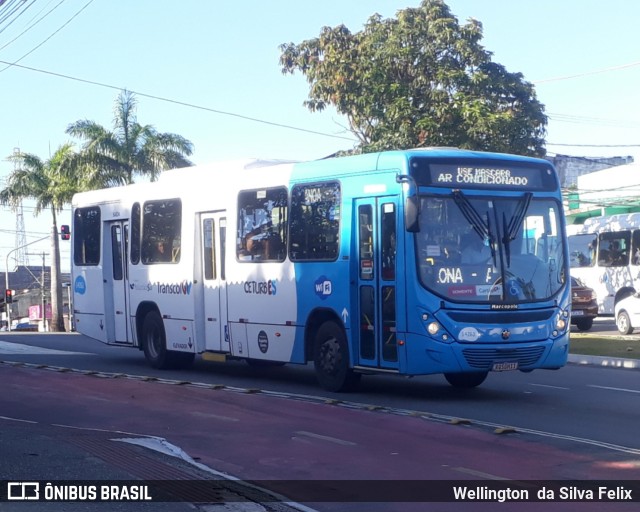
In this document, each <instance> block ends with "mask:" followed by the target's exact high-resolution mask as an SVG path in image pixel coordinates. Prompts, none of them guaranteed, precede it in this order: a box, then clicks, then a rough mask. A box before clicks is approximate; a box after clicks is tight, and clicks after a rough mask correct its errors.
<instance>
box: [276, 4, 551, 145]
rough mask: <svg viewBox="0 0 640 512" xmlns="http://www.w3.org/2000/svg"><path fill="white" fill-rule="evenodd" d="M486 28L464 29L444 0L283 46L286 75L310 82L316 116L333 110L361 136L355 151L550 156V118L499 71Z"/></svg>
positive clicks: (517, 76)
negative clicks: (430, 149)
mask: <svg viewBox="0 0 640 512" xmlns="http://www.w3.org/2000/svg"><path fill="white" fill-rule="evenodd" d="M481 39H482V25H481V23H480V22H478V21H476V20H473V19H470V20H468V23H467V24H465V25H460V24H459V23H458V20H457V18H456V17H454V16H453V15H452V14H451V12H450V10H449V7H448V6H447V5H446V4H445V3H444V2H443V1H442V0H423V1H422V3H421V4H420V7H417V8H409V9H404V10H401V11H398V12H397V17H396V18H392V19H383V18H382V17H381V16H380V15H378V14H375V15H373V16H371V17H370V18H369V20H368V21H367V23H366V24H365V26H364V29H363V30H362V31H360V32H357V33H351V32H350V31H349V29H347V27H345V26H344V25H339V26H337V27H334V28H331V27H324V28H323V29H322V30H321V32H320V36H319V37H317V38H314V39H309V40H306V41H303V42H302V43H300V44H294V43H288V44H283V45H281V46H280V49H281V56H280V65H281V67H282V72H283V73H285V74H286V73H291V74H293V73H294V72H296V71H299V72H301V73H302V74H303V75H305V77H306V79H307V82H308V83H309V86H310V87H309V99H308V100H307V101H305V103H304V104H305V106H306V107H307V108H309V110H311V111H312V112H313V111H321V110H323V109H324V108H326V107H327V106H328V105H333V106H334V107H335V108H336V109H337V111H338V112H339V113H340V114H343V115H344V116H346V118H347V121H348V123H349V127H350V130H351V132H352V133H353V134H354V135H355V136H356V137H357V140H358V143H357V146H356V148H355V151H356V152H360V151H361V152H371V151H378V150H383V149H399V148H411V147H424V146H457V147H461V148H466V149H474V150H489V151H502V152H509V153H520V154H525V155H537V156H542V155H544V154H545V152H546V151H545V148H544V137H545V135H546V124H547V117H546V115H545V114H544V106H543V105H542V104H541V103H540V102H539V101H538V100H537V98H536V94H535V91H534V88H533V85H532V84H531V83H529V82H526V81H524V79H523V76H522V74H521V73H509V72H508V71H507V70H506V69H505V68H504V67H503V66H502V65H500V64H497V63H495V62H492V60H491V53H490V52H488V51H487V50H485V49H484V47H483V46H481V44H480V40H481Z"/></svg>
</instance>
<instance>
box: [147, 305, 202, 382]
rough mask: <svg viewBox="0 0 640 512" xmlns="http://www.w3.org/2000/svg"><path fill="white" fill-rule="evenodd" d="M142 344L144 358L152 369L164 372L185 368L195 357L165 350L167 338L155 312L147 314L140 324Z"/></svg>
mask: <svg viewBox="0 0 640 512" xmlns="http://www.w3.org/2000/svg"><path fill="white" fill-rule="evenodd" d="M142 342H143V349H144V356H145V357H146V358H147V361H149V364H150V365H151V366H152V367H153V368H157V369H158V370H166V369H169V368H186V367H187V366H189V365H190V364H191V363H192V362H193V360H194V358H195V355H194V354H193V353H191V352H174V351H171V350H167V337H166V335H165V332H164V324H163V323H162V318H161V317H160V314H159V313H158V312H156V311H151V312H149V313H147V316H145V317H144V323H143V324H142Z"/></svg>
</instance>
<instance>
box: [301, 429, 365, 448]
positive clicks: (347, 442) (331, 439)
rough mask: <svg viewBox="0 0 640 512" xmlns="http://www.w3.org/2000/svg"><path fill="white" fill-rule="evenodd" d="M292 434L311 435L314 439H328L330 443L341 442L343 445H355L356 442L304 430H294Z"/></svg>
mask: <svg viewBox="0 0 640 512" xmlns="http://www.w3.org/2000/svg"><path fill="white" fill-rule="evenodd" d="M294 434H298V435H299V436H306V437H312V438H314V439H321V440H323V441H329V442H331V443H336V444H341V445H343V446H356V445H357V444H358V443H352V442H351V441H346V440H344V439H338V438H337V437H330V436H323V435H322V434H316V433H314V432H306V431H304V430H298V431H297V432H294Z"/></svg>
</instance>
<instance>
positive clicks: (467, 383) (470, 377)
mask: <svg viewBox="0 0 640 512" xmlns="http://www.w3.org/2000/svg"><path fill="white" fill-rule="evenodd" d="M487 375H488V372H470V373H445V374H444V378H445V379H447V382H448V383H449V384H451V385H452V386H453V387H454V388H475V387H477V386H479V385H480V384H482V383H483V382H484V380H485V379H486V378H487Z"/></svg>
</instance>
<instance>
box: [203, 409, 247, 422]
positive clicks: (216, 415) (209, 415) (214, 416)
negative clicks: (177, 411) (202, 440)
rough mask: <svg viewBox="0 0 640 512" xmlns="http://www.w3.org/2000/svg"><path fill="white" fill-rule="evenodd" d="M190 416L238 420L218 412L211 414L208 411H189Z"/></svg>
mask: <svg viewBox="0 0 640 512" xmlns="http://www.w3.org/2000/svg"><path fill="white" fill-rule="evenodd" d="M191 416H198V417H200V418H213V419H214V420H221V421H240V420H239V419H238V418H232V417H231V416H221V415H219V414H211V413H208V412H199V411H193V412H191Z"/></svg>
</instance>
